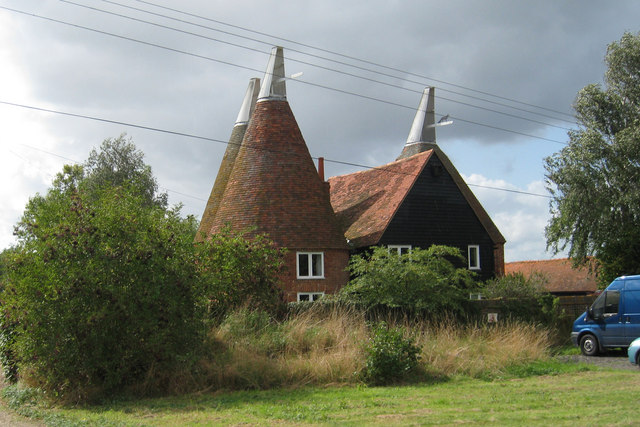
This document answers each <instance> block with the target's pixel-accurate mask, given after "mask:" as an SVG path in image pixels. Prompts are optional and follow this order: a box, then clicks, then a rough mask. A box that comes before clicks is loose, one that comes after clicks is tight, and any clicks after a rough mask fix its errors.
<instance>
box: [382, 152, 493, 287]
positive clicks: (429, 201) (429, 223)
mask: <svg viewBox="0 0 640 427" xmlns="http://www.w3.org/2000/svg"><path fill="white" fill-rule="evenodd" d="M434 154H436V155H432V156H431V157H430V158H429V161H428V162H427V164H426V165H425V167H424V168H423V169H422V172H421V173H420V175H419V176H418V178H417V179H416V182H415V183H414V185H413V187H412V188H411V189H410V190H409V192H408V194H407V195H406V196H405V199H404V200H403V202H402V204H401V205H400V207H399V208H398V210H397V211H396V213H395V215H394V216H393V219H392V220H391V221H390V223H389V225H388V227H387V229H386V230H385V232H384V234H383V235H382V237H381V239H380V244H382V245H411V246H412V247H421V248H425V249H426V248H428V247H430V246H431V245H434V244H435V245H447V246H454V247H457V248H459V249H460V251H461V253H462V255H463V256H464V257H465V258H466V257H467V250H468V246H469V245H478V246H479V247H480V270H476V271H477V273H478V274H479V276H480V278H481V279H483V280H486V279H489V278H491V277H493V276H494V273H495V259H494V242H493V240H492V239H491V236H490V235H489V233H488V232H487V230H486V228H485V227H484V226H483V224H482V223H481V222H480V220H479V219H478V216H477V215H476V213H475V212H474V210H473V209H472V207H471V205H470V204H469V202H468V201H467V199H466V198H465V196H464V195H463V194H462V192H461V191H460V188H459V187H458V185H457V184H456V182H455V181H454V178H453V177H452V176H451V174H450V173H449V172H448V171H447V169H448V168H447V167H446V165H445V164H443V162H442V161H441V160H440V158H439V157H438V155H437V154H438V153H434Z"/></svg>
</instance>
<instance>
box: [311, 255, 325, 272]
mask: <svg viewBox="0 0 640 427" xmlns="http://www.w3.org/2000/svg"><path fill="white" fill-rule="evenodd" d="M311 259H312V262H313V273H312V275H313V277H322V276H323V272H322V254H312V255H311Z"/></svg>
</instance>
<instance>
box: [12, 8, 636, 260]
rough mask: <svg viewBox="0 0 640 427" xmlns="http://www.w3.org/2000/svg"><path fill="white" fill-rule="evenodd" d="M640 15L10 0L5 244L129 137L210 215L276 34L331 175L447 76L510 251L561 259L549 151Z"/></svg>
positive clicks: (451, 139) (367, 149)
mask: <svg viewBox="0 0 640 427" xmlns="http://www.w3.org/2000/svg"><path fill="white" fill-rule="evenodd" d="M178 8H179V9H178ZM639 17H640V3H638V2H637V1H616V2H607V3H605V2H602V1H599V2H597V1H589V0H582V1H577V0H575V1H572V0H568V1H556V0H544V1H528V2H525V1H487V0H481V1H480V0H478V1H470V0H466V1H462V0H448V1H435V0H421V1H392V0H389V1H377V0H366V1H349V2H345V1H344V0H340V1H338V0H322V1H315V2H306V1H282V0H281V1H272V0H261V1H243V0H235V1H233V2H231V1H222V0H219V1H214V0H206V1H205V0H185V1H182V2H179V3H178V2H175V1H169V0H149V1H141V0H115V1H106V0H73V1H65V0H0V174H1V175H0V177H1V182H2V184H1V186H0V197H1V198H2V200H3V203H1V204H0V249H2V248H5V247H8V246H10V245H11V244H13V242H14V240H13V236H12V229H13V225H14V224H15V223H16V222H17V221H18V220H19V218H20V215H21V213H22V211H23V209H24V206H25V204H26V202H27V201H28V199H29V197H31V196H33V195H34V194H36V193H37V192H40V193H44V192H46V190H47V188H48V187H49V186H50V184H51V180H52V178H53V176H54V175H55V174H56V173H57V172H59V171H60V170H61V168H62V166H63V165H64V164H65V163H70V162H73V161H77V162H82V161H84V160H85V159H86V158H87V156H88V154H89V151H90V150H91V149H92V148H94V147H97V146H99V144H100V142H101V141H102V140H104V139H105V138H108V137H117V136H118V135H120V134H122V133H127V134H128V135H129V136H130V137H131V138H132V139H133V141H134V142H135V144H136V145H137V147H138V148H140V149H141V150H143V151H144V153H145V155H146V161H147V162H148V163H149V164H150V165H151V166H152V168H153V171H154V173H155V175H156V176H157V178H158V181H159V184H160V186H161V187H162V188H163V189H165V190H166V191H168V193H169V196H170V201H171V202H172V203H182V204H183V205H184V208H183V213H184V214H185V215H186V214H193V215H196V216H197V217H200V216H201V215H202V212H203V210H204V206H205V203H206V199H207V197H208V195H209V192H210V190H211V186H212V185H213V181H214V179H215V176H216V173H217V170H218V167H219V164H220V161H221V159H222V155H223V153H224V150H225V148H226V147H225V145H224V144H223V143H222V141H226V140H228V138H229V135H230V133H231V129H232V127H233V123H234V121H235V118H236V116H237V114H238V110H239V108H240V104H241V102H242V97H243V96H244V93H245V90H246V87H247V84H248V81H249V79H250V78H252V77H262V74H263V72H264V69H265V66H266V63H267V59H268V54H269V52H270V50H271V46H273V45H281V46H284V48H285V68H286V72H287V74H294V73H299V72H302V73H303V75H302V76H301V77H299V78H297V79H295V80H290V81H288V82H287V95H288V100H289V103H290V105H291V108H292V110H293V112H294V114H295V116H296V119H297V121H298V124H299V125H300V128H301V130H302V134H303V135H304V137H305V140H306V142H307V145H308V147H309V151H310V152H311V155H312V156H313V157H320V156H322V157H325V158H326V159H328V160H327V163H326V173H327V175H328V176H332V175H339V174H343V173H349V172H353V171H356V170H360V169H361V168H359V167H357V166H350V165H346V164H344V163H352V164H358V165H365V166H367V165H368V166H378V165H382V164H384V163H388V162H390V161H392V160H394V159H395V158H396V156H397V155H398V154H399V153H400V151H401V150H402V146H403V144H404V141H405V139H406V137H407V134H408V132H409V128H410V126H411V121H412V120H413V116H414V113H415V108H416V107H417V105H418V102H419V100H420V94H421V92H422V89H423V88H424V87H425V86H427V85H432V86H435V87H436V88H437V89H436V113H437V117H439V116H440V115H444V114H450V116H451V117H452V118H453V122H454V123H453V125H450V126H446V127H440V128H438V144H439V145H440V147H441V148H442V150H443V151H444V152H445V153H447V154H448V156H449V157H450V159H451V160H452V161H453V163H454V165H456V167H457V168H458V170H459V171H460V173H461V174H462V175H463V177H464V178H465V179H466V180H467V182H468V183H469V184H470V185H471V189H472V190H473V191H474V193H475V194H476V196H477V197H478V198H479V199H480V201H481V202H482V203H483V205H484V206H485V208H486V209H487V211H488V212H489V214H490V215H491V216H492V218H493V220H494V222H495V223H496V224H497V226H498V227H499V228H500V230H501V231H502V233H503V234H504V235H505V237H506V239H507V245H506V248H505V256H506V260H507V261H517V260H531V259H548V258H551V257H552V256H553V254H551V253H548V252H546V251H545V247H546V244H545V238H544V226H545V224H546V222H547V220H548V203H549V199H548V197H544V196H545V195H548V193H547V191H546V189H545V183H544V167H543V164H544V158H545V157H546V156H549V155H551V154H553V153H554V152H556V151H558V150H560V149H561V148H562V147H563V144H565V143H566V141H567V136H566V133H567V130H568V129H570V128H572V127H573V128H575V126H576V125H575V123H574V122H573V121H572V120H573V119H572V115H571V114H572V109H571V104H572V102H573V100H574V99H575V96H576V93H577V92H578V91H579V90H580V89H581V88H582V87H584V86H585V85H587V84H589V83H600V82H602V76H603V74H604V71H605V65H604V61H603V58H604V55H605V52H606V48H607V45H608V44H609V43H611V42H612V41H615V40H619V39H620V37H621V36H622V34H623V32H624V31H631V32H634V33H636V32H638V31H639V30H640V24H638V22H640V21H639V20H638V18H639ZM81 116H82V117H81ZM153 129H155V130H153ZM171 132H173V133H171ZM176 133H179V134H182V135H178V134H176ZM186 135H190V136H186ZM335 161H337V162H335ZM487 187H495V188H502V189H507V190H515V191H518V192H509V191H501V190H496V189H494V188H487ZM523 193H532V194H523Z"/></svg>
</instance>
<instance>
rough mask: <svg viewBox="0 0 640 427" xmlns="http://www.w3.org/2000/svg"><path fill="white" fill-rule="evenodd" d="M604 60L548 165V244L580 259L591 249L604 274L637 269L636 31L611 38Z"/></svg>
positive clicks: (639, 121)
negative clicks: (604, 66)
mask: <svg viewBox="0 0 640 427" xmlns="http://www.w3.org/2000/svg"><path fill="white" fill-rule="evenodd" d="M605 62H606V64H607V67H608V69H607V71H606V74H605V76H604V82H605V86H604V87H602V86H601V85H599V84H590V85H588V86H586V87H585V88H583V89H582V90H581V91H580V92H579V93H578V95H577V97H576V101H575V104H574V109H575V112H576V118H577V120H578V125H579V128H578V129H575V130H571V131H570V132H569V144H568V145H567V147H565V148H563V149H562V150H561V151H559V152H557V153H555V154H553V155H552V156H550V157H547V158H546V159H545V169H546V172H547V173H546V182H547V188H548V189H549V191H550V192H551V194H552V200H551V203H550V212H551V219H550V221H549V224H548V225H547V227H546V237H547V246H548V247H549V248H551V249H552V250H553V251H554V252H556V253H557V252H560V251H562V250H565V249H567V248H568V253H569V256H570V258H572V259H573V260H574V261H575V262H577V263H580V262H585V261H586V259H587V257H589V256H595V257H596V258H597V259H598V261H599V263H600V268H601V271H600V276H599V277H600V279H601V280H602V281H603V282H608V281H609V280H611V279H612V278H614V277H616V276H620V275H624V274H634V273H636V274H637V273H640V186H639V185H638V183H640V34H638V35H634V34H631V33H625V34H624V35H623V36H622V38H621V39H620V40H619V41H617V42H613V43H611V44H610V45H609V47H608V49H607V54H606V57H605Z"/></svg>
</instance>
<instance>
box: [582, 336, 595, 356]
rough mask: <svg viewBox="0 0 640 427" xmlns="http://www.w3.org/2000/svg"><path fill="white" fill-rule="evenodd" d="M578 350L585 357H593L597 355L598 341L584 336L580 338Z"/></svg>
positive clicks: (592, 337)
mask: <svg viewBox="0 0 640 427" xmlns="http://www.w3.org/2000/svg"><path fill="white" fill-rule="evenodd" d="M580 350H581V351H582V354H584V355H585V356H595V355H596V354H598V340H597V339H596V337H594V336H593V335H591V334H584V335H583V336H582V338H580Z"/></svg>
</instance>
